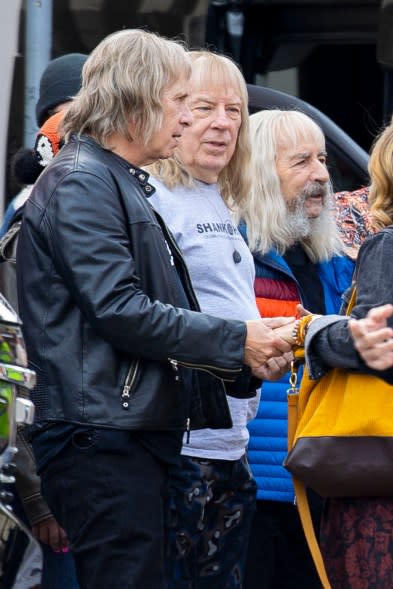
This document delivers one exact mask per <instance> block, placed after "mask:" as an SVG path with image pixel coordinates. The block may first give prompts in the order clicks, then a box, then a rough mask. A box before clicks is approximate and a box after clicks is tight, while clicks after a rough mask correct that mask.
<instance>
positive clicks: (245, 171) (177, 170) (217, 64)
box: [147, 51, 251, 207]
mask: <svg viewBox="0 0 393 589" xmlns="http://www.w3.org/2000/svg"><path fill="white" fill-rule="evenodd" d="M189 56H190V58H191V63H192V74H191V92H193V91H195V89H198V88H202V87H204V86H206V85H207V86H208V87H212V88H215V87H217V86H218V87H225V86H233V87H234V88H235V89H236V91H237V92H238V93H239V96H240V98H241V125H240V128H239V133H238V137H237V141H236V147H235V151H234V153H233V156H232V158H231V160H230V162H229V163H228V165H227V166H225V168H224V169H223V170H222V171H221V172H220V174H219V176H218V186H219V189H220V193H221V196H222V198H223V199H224V201H225V202H226V204H227V205H228V206H229V207H232V206H233V205H234V204H236V205H237V206H239V205H242V206H245V205H246V202H247V200H248V198H249V195H250V189H251V182H250V174H249V166H250V159H251V144H250V137H249V117H248V93H247V86H246V82H245V80H244V77H243V75H242V73H241V72H240V70H239V68H238V66H237V65H236V64H235V63H234V62H233V61H232V60H231V59H229V58H228V57H225V56H224V55H218V54H216V53H213V52H211V51H190V52H189ZM147 169H148V171H149V172H151V173H152V174H153V175H155V176H157V177H159V178H160V179H161V180H162V181H163V182H164V184H166V186H168V188H173V187H174V186H177V185H179V184H180V185H183V186H188V187H192V186H194V179H193V178H192V176H191V174H190V173H189V172H188V170H187V169H186V168H185V166H184V165H183V163H182V161H181V157H180V154H179V150H175V152H174V156H173V158H169V159H168V160H159V161H157V162H155V163H154V164H152V165H151V166H149V167H148V168H147Z"/></svg>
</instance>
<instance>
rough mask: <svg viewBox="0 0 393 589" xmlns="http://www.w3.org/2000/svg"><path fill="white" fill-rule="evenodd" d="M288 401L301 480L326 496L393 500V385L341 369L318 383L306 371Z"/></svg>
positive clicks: (290, 461)
mask: <svg viewBox="0 0 393 589" xmlns="http://www.w3.org/2000/svg"><path fill="white" fill-rule="evenodd" d="M354 290H355V289H354ZM355 296H356V295H355V292H353V294H352V297H351V301H350V304H349V306H348V311H347V313H348V314H349V313H350V312H351V309H352V307H353V305H354V300H355ZM288 397H289V398H288V403H289V408H288V411H289V413H288V420H289V421H291V425H290V427H291V428H292V431H294V435H293V440H291V441H289V444H290V445H289V448H288V450H289V453H288V456H287V458H286V460H285V463H284V466H285V468H287V469H288V470H289V471H290V472H291V474H292V475H293V476H294V477H295V478H296V479H298V480H300V481H302V482H303V483H305V484H306V485H307V486H309V487H311V488H312V489H314V490H315V491H316V492H317V493H319V494H320V495H321V496H322V497H345V496H347V497H367V496H376V497H382V496H393V386H391V385H389V384H387V383H386V382H385V381H384V380H382V379H380V378H378V377H376V376H373V375H369V374H359V373H355V372H350V371H348V370H345V369H339V368H333V369H331V370H330V371H329V372H328V373H327V374H325V375H324V376H323V377H322V378H321V379H319V380H317V381H315V380H311V379H310V378H309V376H308V372H307V368H305V370H304V375H303V378H302V381H301V384H300V389H299V391H296V392H295V394H294V395H291V394H289V396H288ZM291 408H294V411H293V414H291Z"/></svg>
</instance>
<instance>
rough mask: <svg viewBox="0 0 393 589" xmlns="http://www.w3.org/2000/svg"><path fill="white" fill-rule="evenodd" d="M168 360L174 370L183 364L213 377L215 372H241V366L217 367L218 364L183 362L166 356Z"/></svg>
mask: <svg viewBox="0 0 393 589" xmlns="http://www.w3.org/2000/svg"><path fill="white" fill-rule="evenodd" d="M168 360H169V362H170V363H171V364H172V366H173V369H174V370H175V371H177V370H179V365H180V366H185V367H186V368H195V369H198V370H202V371H204V372H208V373H209V374H211V375H212V376H215V377H217V372H227V373H228V372H230V373H233V375H236V374H239V373H240V372H241V368H219V367H218V366H211V365H209V364H193V363H192V362H183V361H182V360H174V359H173V358H168ZM175 379H176V380H179V377H177V378H176V377H175ZM222 379H223V380H225V378H224V377H222Z"/></svg>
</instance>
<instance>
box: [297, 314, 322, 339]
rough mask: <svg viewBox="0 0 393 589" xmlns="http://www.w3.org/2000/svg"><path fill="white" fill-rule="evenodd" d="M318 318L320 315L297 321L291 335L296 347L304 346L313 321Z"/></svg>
mask: <svg viewBox="0 0 393 589" xmlns="http://www.w3.org/2000/svg"><path fill="white" fill-rule="evenodd" d="M316 317H319V315H312V314H311V315H305V316H304V317H302V318H301V319H296V321H295V323H294V326H293V329H292V334H291V335H292V339H293V340H294V342H295V345H296V346H304V340H305V339H306V334H307V330H308V328H309V326H310V323H311V321H312V320H313V319H315V318H316Z"/></svg>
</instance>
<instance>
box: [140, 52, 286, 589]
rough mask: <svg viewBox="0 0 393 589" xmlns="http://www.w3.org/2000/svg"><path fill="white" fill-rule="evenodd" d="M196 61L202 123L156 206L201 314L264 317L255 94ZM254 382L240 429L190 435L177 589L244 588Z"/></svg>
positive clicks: (236, 416)
mask: <svg viewBox="0 0 393 589" xmlns="http://www.w3.org/2000/svg"><path fill="white" fill-rule="evenodd" d="M190 57H191V62H192V74H191V80H190V96H189V100H188V104H189V107H190V109H191V112H192V115H193V123H192V125H191V126H190V127H187V129H185V131H184V133H183V135H182V138H181V140H180V141H179V145H178V147H177V148H176V150H175V153H174V157H173V158H172V159H169V160H165V161H159V162H157V163H156V164H153V165H152V166H150V168H149V171H150V172H151V173H152V176H153V179H152V182H153V183H154V185H155V187H156V192H155V194H154V195H153V196H152V197H151V199H150V201H151V203H152V204H153V206H154V208H156V209H157V210H158V212H159V213H160V215H162V216H163V217H164V219H165V220H166V222H167V223H168V226H169V228H170V230H171V231H172V233H173V234H174V236H175V238H176V240H177V242H178V244H179V246H180V248H181V250H182V252H183V255H184V258H185V261H186V263H187V266H188V268H189V271H190V275H191V280H192V283H193V286H194V288H195V292H196V295H197V297H198V301H199V303H200V305H201V309H202V311H204V312H207V313H212V314H214V315H217V316H219V317H223V318H225V319H229V318H232V319H233V318H234V319H240V320H247V319H255V318H257V317H259V313H258V309H257V306H256V304H255V297H254V292H253V284H254V274H255V272H254V263H253V259H252V256H251V253H250V251H249V249H248V248H247V245H246V243H245V242H244V240H243V239H242V236H241V235H240V233H239V231H238V230H237V227H236V224H235V223H234V222H233V220H232V218H231V210H230V208H231V207H234V206H241V205H242V206H245V203H246V202H247V200H248V198H249V194H250V188H251V186H250V174H249V163H250V153H251V149H250V147H251V146H250V140H249V128H248V111H247V103H248V100H247V88H246V84H245V81H244V78H243V76H242V74H241V73H240V71H239V69H238V67H237V66H236V65H235V64H234V63H233V62H232V61H231V60H230V59H228V58H226V57H224V56H220V55H216V54H214V53H211V52H207V51H195V52H191V53H190ZM275 362H277V363H278V365H276V366H274V367H270V370H266V371H265V373H264V374H263V376H265V377H269V378H271V377H274V376H279V375H280V374H281V370H282V369H283V368H284V369H285V371H286V370H287V361H286V358H285V357H283V358H279V359H277V360H276V361H275ZM273 368H274V369H273ZM250 377H251V374H250V373H249V371H248V373H243V375H242V379H238V382H237V383H236V385H237V386H236V387H232V388H231V389H230V390H229V394H230V396H229V397H228V402H229V407H230V411H231V418H232V422H233V426H232V428H230V429H223V428H219V429H211V428H209V426H208V424H206V426H205V427H204V428H203V429H201V430H199V431H195V432H190V434H189V435H186V436H185V437H184V441H183V447H182V451H181V454H182V456H181V462H180V465H175V466H173V468H172V469H171V477H170V484H169V503H170V505H169V507H170V509H169V549H168V553H167V558H166V563H167V571H168V573H167V576H168V588H170V589H186V588H187V589H188V588H189V589H192V588H193V587H198V588H199V589H208V588H213V587H214V588H216V587H226V588H229V587H230V588H231V589H235V588H238V589H240V588H241V587H242V586H243V578H244V560H245V555H246V549H247V542H248V536H249V531H250V525H251V520H252V516H253V513H254V509H255V490H256V489H255V481H254V480H253V478H252V476H251V473H250V469H249V467H248V463H247V457H246V448H247V443H248V431H247V422H248V421H249V420H250V419H252V417H253V416H254V415H255V412H256V408H257V406H258V400H259V397H258V395H257V394H256V389H257V388H259V384H260V383H259V382H257V381H255V380H252V379H251V378H250ZM204 394H206V395H208V394H209V388H208V383H206V386H205V387H204Z"/></svg>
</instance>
